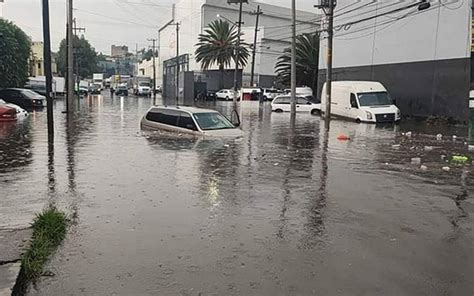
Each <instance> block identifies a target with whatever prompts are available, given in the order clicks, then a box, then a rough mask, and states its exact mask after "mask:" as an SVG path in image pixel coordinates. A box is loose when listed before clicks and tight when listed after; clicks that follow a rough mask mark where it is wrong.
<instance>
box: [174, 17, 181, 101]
mask: <svg viewBox="0 0 474 296" xmlns="http://www.w3.org/2000/svg"><path fill="white" fill-rule="evenodd" d="M175 25H176V106H178V105H179V25H180V23H179V22H176V23H175Z"/></svg>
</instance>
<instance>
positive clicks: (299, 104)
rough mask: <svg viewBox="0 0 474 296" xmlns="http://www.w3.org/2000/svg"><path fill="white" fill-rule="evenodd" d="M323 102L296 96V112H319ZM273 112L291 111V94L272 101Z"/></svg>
mask: <svg viewBox="0 0 474 296" xmlns="http://www.w3.org/2000/svg"><path fill="white" fill-rule="evenodd" d="M320 110H321V104H318V103H314V102H311V101H309V100H308V99H306V98H305V97H296V112H308V113H311V114H319V112H320ZM272 111H273V112H290V111H291V96H278V97H276V98H275V99H274V100H273V101H272Z"/></svg>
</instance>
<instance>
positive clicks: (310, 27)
mask: <svg viewBox="0 0 474 296" xmlns="http://www.w3.org/2000/svg"><path fill="white" fill-rule="evenodd" d="M257 5H260V8H261V10H262V11H263V14H262V15H260V20H259V31H258V35H257V46H256V48H257V50H256V51H257V54H256V59H255V61H256V62H255V76H256V82H257V84H258V85H261V86H271V85H272V84H273V81H274V78H275V71H274V67H275V63H276V60H277V58H278V56H280V55H281V54H282V52H283V50H284V49H285V48H287V47H289V46H290V41H291V10H290V9H288V8H283V7H279V6H275V5H268V4H263V3H258V2H255V1H252V0H250V1H249V3H248V4H247V3H244V4H243V14H242V21H243V25H242V32H243V34H244V35H243V42H246V43H249V44H253V39H254V32H255V22H256V16H255V15H253V14H252V13H253V12H254V11H256V9H257ZM238 8H239V7H238V5H237V4H227V1H225V0H180V1H178V2H177V3H176V5H175V9H174V12H173V15H171V16H170V21H175V22H179V23H180V31H179V52H180V54H188V55H189V67H188V68H189V71H200V70H201V65H200V64H198V63H196V61H195V59H194V51H195V50H196V46H195V44H196V43H197V42H198V35H199V34H201V33H202V32H203V30H204V29H205V28H206V27H207V26H208V24H209V23H211V22H212V21H214V20H217V19H218V17H217V15H218V14H219V15H221V16H223V18H227V19H229V20H231V21H234V22H238V12H239V10H238ZM316 13H318V11H317V9H314V11H312V12H304V11H298V12H297V19H298V28H297V30H298V33H304V32H315V31H316V30H317V29H318V27H319V25H317V21H316V20H317V19H318V15H317V14H316ZM159 56H160V72H163V62H164V61H166V60H168V59H172V58H174V57H175V56H176V26H173V25H170V26H168V27H167V28H166V29H164V30H162V31H161V32H160V36H159ZM234 67H235V66H231V67H230V69H233V68H234ZM214 69H217V66H216V67H215V68H214ZM250 72H251V57H250V58H249V63H248V64H247V66H246V68H245V69H244V70H243V83H244V85H248V84H249V82H250ZM158 83H160V82H158Z"/></svg>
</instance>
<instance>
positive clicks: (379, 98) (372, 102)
mask: <svg viewBox="0 0 474 296" xmlns="http://www.w3.org/2000/svg"><path fill="white" fill-rule="evenodd" d="M358 96H359V105H360V106H383V105H385V106H386V105H392V99H391V98H390V95H389V94H388V93H387V92H385V91H379V92H367V93H358Z"/></svg>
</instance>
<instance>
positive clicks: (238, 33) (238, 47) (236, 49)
mask: <svg viewBox="0 0 474 296" xmlns="http://www.w3.org/2000/svg"><path fill="white" fill-rule="evenodd" d="M243 1H245V0H239V22H238V23H237V45H236V47H235V72H234V100H233V101H234V110H237V78H238V72H239V60H240V32H241V28H242V3H243Z"/></svg>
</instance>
